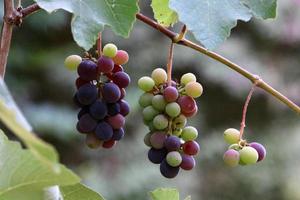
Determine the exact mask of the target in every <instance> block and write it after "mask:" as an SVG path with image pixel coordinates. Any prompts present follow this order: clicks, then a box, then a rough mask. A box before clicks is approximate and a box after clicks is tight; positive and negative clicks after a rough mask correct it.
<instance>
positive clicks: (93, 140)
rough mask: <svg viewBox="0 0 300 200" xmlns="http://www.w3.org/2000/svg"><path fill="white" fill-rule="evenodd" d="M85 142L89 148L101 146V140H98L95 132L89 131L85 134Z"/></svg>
mask: <svg viewBox="0 0 300 200" xmlns="http://www.w3.org/2000/svg"><path fill="white" fill-rule="evenodd" d="M85 143H86V145H87V146H88V147H90V148H91V149H97V148H99V147H100V146H102V144H103V141H101V140H99V139H98V138H97V137H96V135H95V134H93V133H90V134H87V135H86V138H85Z"/></svg>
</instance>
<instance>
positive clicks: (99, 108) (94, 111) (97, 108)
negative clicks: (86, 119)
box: [90, 100, 107, 120]
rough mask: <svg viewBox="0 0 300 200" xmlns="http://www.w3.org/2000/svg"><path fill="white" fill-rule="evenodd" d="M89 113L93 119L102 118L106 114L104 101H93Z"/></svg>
mask: <svg viewBox="0 0 300 200" xmlns="http://www.w3.org/2000/svg"><path fill="white" fill-rule="evenodd" d="M90 114H91V115H92V117H94V118H95V119H98V120H101V119H104V117H105V116H106V115H107V107H106V103H104V102H102V101H101V100H97V101H95V102H94V103H93V104H92V105H91V106H90Z"/></svg>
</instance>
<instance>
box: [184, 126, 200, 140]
mask: <svg viewBox="0 0 300 200" xmlns="http://www.w3.org/2000/svg"><path fill="white" fill-rule="evenodd" d="M197 137H198V131H197V129H196V128H195V127H192V126H187V127H185V128H184V129H183V130H182V133H181V138H182V139H183V140H184V141H192V140H195V139H196V138H197Z"/></svg>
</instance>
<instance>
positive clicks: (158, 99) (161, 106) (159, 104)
mask: <svg viewBox="0 0 300 200" xmlns="http://www.w3.org/2000/svg"><path fill="white" fill-rule="evenodd" d="M166 105H167V102H166V100H165V98H164V96H163V95H155V96H154V97H153V98H152V106H153V107H154V108H155V109H156V110H158V111H164V110H165V107H166Z"/></svg>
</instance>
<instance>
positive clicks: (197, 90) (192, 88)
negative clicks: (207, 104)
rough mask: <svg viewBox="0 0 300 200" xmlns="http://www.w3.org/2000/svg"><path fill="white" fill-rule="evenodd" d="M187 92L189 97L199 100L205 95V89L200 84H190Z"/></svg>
mask: <svg viewBox="0 0 300 200" xmlns="http://www.w3.org/2000/svg"><path fill="white" fill-rule="evenodd" d="M184 89H185V92H186V94H187V95H188V96H190V97H193V98H198V97H200V96H201V95H202V93H203V87H202V85H201V84H200V83H198V82H189V83H188V84H187V85H186V86H185V87H184Z"/></svg>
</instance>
